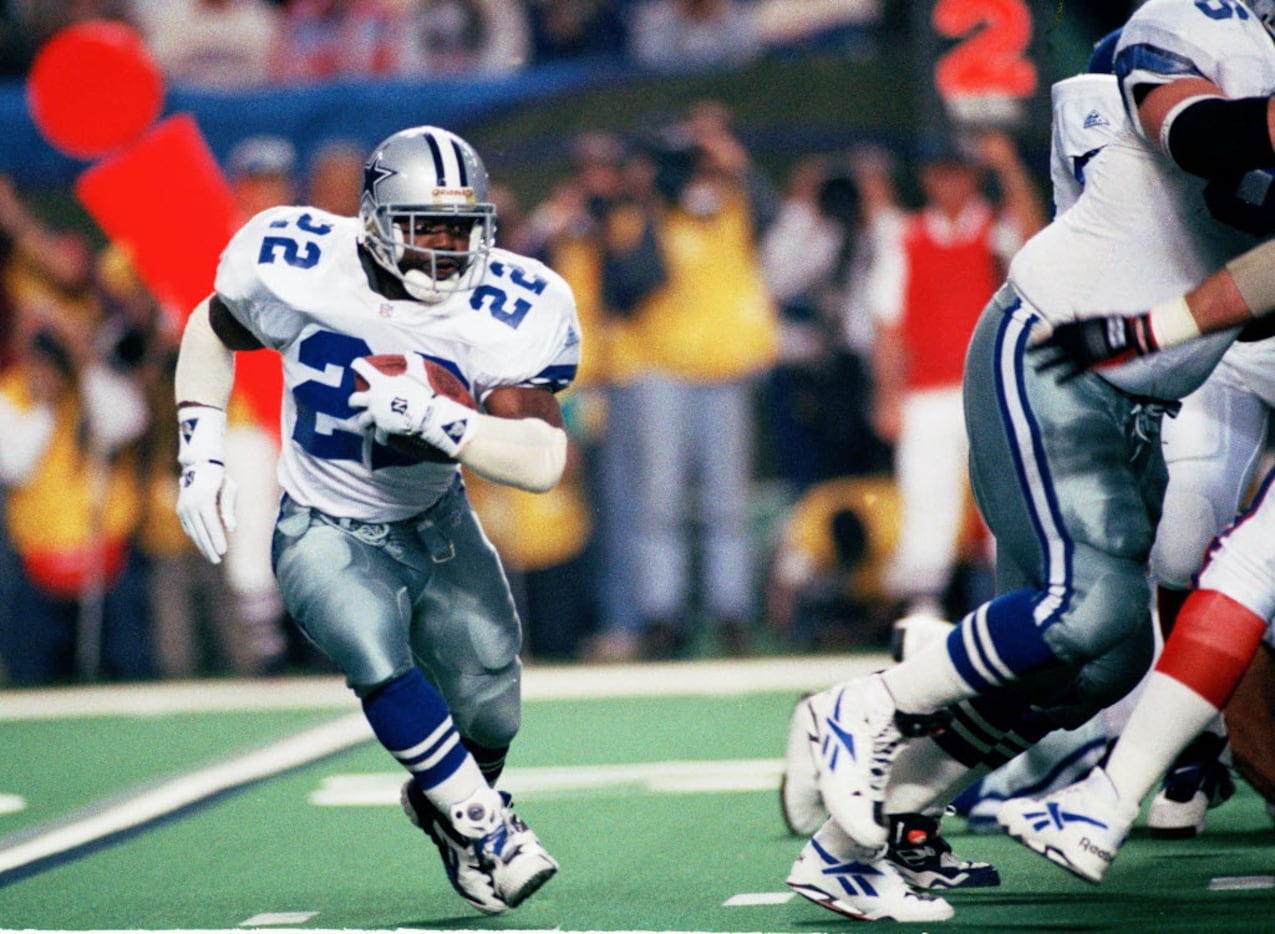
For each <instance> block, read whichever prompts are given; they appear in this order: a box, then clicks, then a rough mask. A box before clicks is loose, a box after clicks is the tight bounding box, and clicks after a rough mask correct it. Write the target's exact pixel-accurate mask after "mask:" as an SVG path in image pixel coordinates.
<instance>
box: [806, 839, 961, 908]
mask: <svg viewBox="0 0 1275 934" xmlns="http://www.w3.org/2000/svg"><path fill="white" fill-rule="evenodd" d="M787 883H788V887H789V888H791V889H792V890H793V891H794V892H796V893H797V894H798V895H800V896H802V897H803V898H808V899H809V900H810V901H812V902H814V903H815V904H816V905H819V906H821V907H823V908H827V909H828V910H829V911H835V912H836V913H837V914H839V915H844V916H845V917H847V918H853V919H854V920H856V921H946V920H947V919H948V918H950V917H952V914H953V911H952V906H951V905H949V904H948V903H947V902H946V901H944V900H943V899H941V898H937V897H935V896H933V895H921V894H918V893H917V892H914V891H912V889H911V888H909V887H908V884H907V883H906V882H904V881H903V877H902V876H900V875H899V871H898V870H897V869H896V868H895V867H894V865H893V864H892V863H890V862H889V861H888V860H885V859H880V858H878V859H873V858H871V857H867V858H865V859H864V860H857V859H840V858H838V857H837V856H835V855H834V854H833V853H831V852H830V851H829V850H828V849H826V848H825V847H824V846H822V845H820V843H819V841H818V840H817V839H812V840H811V841H810V842H809V843H807V844H806V846H805V847H804V848H803V849H802V851H801V855H800V856H798V857H797V861H796V862H795V863H793V864H792V870H791V871H790V872H789V873H788V879H787Z"/></svg>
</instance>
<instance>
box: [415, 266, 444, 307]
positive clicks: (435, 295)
mask: <svg viewBox="0 0 1275 934" xmlns="http://www.w3.org/2000/svg"><path fill="white" fill-rule="evenodd" d="M451 278H455V277H454V276H452V277H451ZM402 281H403V288H405V289H407V294H408V295H410V296H412V298H414V299H416V300H417V301H422V302H425V303H426V304H429V305H437V304H438V303H439V302H441V301H442V300H443V299H445V298H446V297H447V296H448V295H450V294H451V292H450V291H449V292H444V291H442V290H440V289H439V288H438V287H437V285H435V282H434V280H433V279H431V278H430V277H429V276H427V275H425V273H423V272H421V271H420V270H419V269H409V270H408V271H407V272H405V273H403V278H402Z"/></svg>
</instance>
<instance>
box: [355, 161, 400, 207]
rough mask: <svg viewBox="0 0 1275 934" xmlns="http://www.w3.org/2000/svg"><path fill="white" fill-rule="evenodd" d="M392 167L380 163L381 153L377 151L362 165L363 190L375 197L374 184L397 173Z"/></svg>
mask: <svg viewBox="0 0 1275 934" xmlns="http://www.w3.org/2000/svg"><path fill="white" fill-rule="evenodd" d="M397 174H398V173H397V172H395V171H394V170H393V169H390V168H386V167H385V166H383V165H382V164H381V154H380V153H377V154H376V156H375V157H374V158H372V159H371V160H370V161H369V162H368V163H367V164H366V165H364V166H363V190H364V191H366V192H367V193H369V194H370V195H372V197H373V198H375V197H376V186H377V185H379V184H380V183H381V182H383V181H385V179H387V178H392V177H393V176H395V175H397Z"/></svg>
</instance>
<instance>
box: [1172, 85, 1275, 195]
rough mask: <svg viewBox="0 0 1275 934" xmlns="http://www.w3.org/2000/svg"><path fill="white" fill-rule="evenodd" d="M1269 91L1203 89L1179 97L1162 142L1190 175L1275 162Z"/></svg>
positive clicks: (1213, 174) (1206, 175)
mask: <svg viewBox="0 0 1275 934" xmlns="http://www.w3.org/2000/svg"><path fill="white" fill-rule="evenodd" d="M1269 100H1270V99H1269V98H1266V97H1241V98H1238V99H1235V100H1228V99H1227V98H1224V97H1214V96H1212V95H1207V94H1204V95H1200V96H1198V97H1188V98H1187V99H1186V100H1184V101H1181V102H1180V103H1178V104H1177V105H1176V106H1175V107H1174V108H1173V109H1172V110H1170V111H1169V113H1168V115H1167V116H1166V117H1165V118H1164V123H1162V124H1161V126H1160V145H1161V146H1162V147H1163V148H1164V151H1165V152H1167V153H1168V154H1169V155H1170V156H1171V157H1172V158H1173V161H1174V162H1176V163H1177V164H1178V165H1179V166H1181V167H1182V168H1183V169H1184V170H1186V171H1187V172H1190V173H1191V174H1192V175H1199V176H1201V177H1203V178H1216V177H1218V176H1220V175H1227V174H1229V173H1233V172H1247V171H1248V170H1249V169H1260V168H1266V167H1268V166H1271V165H1275V147H1273V146H1272V145H1271V132H1270V129H1269V126H1268V123H1267V119H1266V111H1267V108H1268V104H1269Z"/></svg>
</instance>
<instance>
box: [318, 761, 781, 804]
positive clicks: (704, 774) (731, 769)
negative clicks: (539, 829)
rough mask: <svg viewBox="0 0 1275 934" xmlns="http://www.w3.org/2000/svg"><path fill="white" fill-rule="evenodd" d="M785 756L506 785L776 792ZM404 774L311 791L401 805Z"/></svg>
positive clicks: (596, 771) (535, 790)
mask: <svg viewBox="0 0 1275 934" xmlns="http://www.w3.org/2000/svg"><path fill="white" fill-rule="evenodd" d="M783 769H784V761H783V759H718V760H712V761H685V760H681V761H679V760H674V761H670V762H634V763H627V764H624V765H580V766H570V767H560V766H541V767H529V768H511V769H509V770H508V771H506V772H505V774H504V776H503V777H502V779H501V786H502V787H504V788H506V789H507V790H508V791H509V792H510V793H511V794H512V795H513V796H514V797H515V798H517V799H519V800H525V799H527V798H530V797H534V798H545V797H552V796H554V795H576V794H579V793H580V792H584V791H599V790H607V789H618V788H627V789H638V790H643V791H647V792H652V793H655V794H704V793H710V794H711V793H723V792H735V791H774V790H775V789H776V788H778V787H779V778H780V776H781V775H782V774H783ZM402 784H403V776H402V775H401V774H400V773H398V772H367V773H362V774H351V773H347V774H344V775H325V776H323V777H322V778H321V779H320V782H319V787H318V788H317V789H316V790H315V791H312V792H310V797H309V800H310V803H311V804H314V805H318V806H320V807H382V806H391V805H392V806H394V807H397V806H398V803H399V800H398V796H399V788H400V787H401V786H402Z"/></svg>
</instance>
